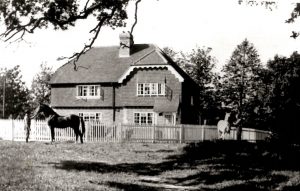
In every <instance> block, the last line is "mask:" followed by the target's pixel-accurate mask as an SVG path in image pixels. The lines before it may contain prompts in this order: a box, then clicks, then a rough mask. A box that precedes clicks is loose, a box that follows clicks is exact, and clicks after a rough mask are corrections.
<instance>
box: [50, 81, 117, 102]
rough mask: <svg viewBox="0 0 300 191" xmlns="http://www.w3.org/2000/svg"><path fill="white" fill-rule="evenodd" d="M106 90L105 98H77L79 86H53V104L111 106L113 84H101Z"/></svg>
mask: <svg viewBox="0 0 300 191" xmlns="http://www.w3.org/2000/svg"><path fill="white" fill-rule="evenodd" d="M101 88H102V89H103V90H104V98H103V99H101V98H100V96H99V98H98V99H78V98H76V94H77V88H76V86H75V85H68V86H67V85H64V86H59V85H56V86H52V87H51V106H54V107H55V106H58V107H64V106H65V107H97V106H98V107H111V106H112V97H113V96H112V92H113V88H112V86H108V85H101Z"/></svg>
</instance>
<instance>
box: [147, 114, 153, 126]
mask: <svg viewBox="0 0 300 191" xmlns="http://www.w3.org/2000/svg"><path fill="white" fill-rule="evenodd" d="M148 124H150V125H152V124H153V113H148Z"/></svg>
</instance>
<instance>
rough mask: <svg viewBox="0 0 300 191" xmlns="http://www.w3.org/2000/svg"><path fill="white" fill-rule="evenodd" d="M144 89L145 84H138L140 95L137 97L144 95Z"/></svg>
mask: <svg viewBox="0 0 300 191" xmlns="http://www.w3.org/2000/svg"><path fill="white" fill-rule="evenodd" d="M143 87H144V84H138V93H137V95H143V93H144V92H143Z"/></svg>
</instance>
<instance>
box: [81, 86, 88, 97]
mask: <svg viewBox="0 0 300 191" xmlns="http://www.w3.org/2000/svg"><path fill="white" fill-rule="evenodd" d="M87 91H88V87H87V86H82V96H87Z"/></svg>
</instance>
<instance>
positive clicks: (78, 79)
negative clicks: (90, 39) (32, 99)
mask: <svg viewBox="0 0 300 191" xmlns="http://www.w3.org/2000/svg"><path fill="white" fill-rule="evenodd" d="M50 85H51V106H52V107H53V108H54V109H55V110H56V111H57V112H58V113H59V114H61V115H67V114H71V113H73V114H78V115H80V116H83V117H84V118H85V119H86V120H88V119H97V120H100V121H102V122H104V123H126V124H133V123H134V124H142V125H143V124H157V125H160V124H161V125H165V124H198V123H199V111H198V108H197V105H198V104H199V99H198V96H197V95H198V91H199V89H198V86H197V85H196V83H195V82H194V81H193V80H192V79H191V78H190V77H189V76H188V75H187V74H186V73H185V72H184V71H183V70H181V69H180V68H179V67H178V66H177V65H176V64H175V63H174V62H173V61H172V60H171V59H170V58H169V57H168V56H167V55H166V54H165V53H164V52H163V51H162V50H160V49H159V48H158V47H156V46H155V45H152V44H133V37H132V35H131V34H130V33H127V32H124V33H121V34H120V46H110V47H98V48H92V49H90V50H89V51H88V52H86V53H85V54H84V55H82V56H81V57H80V58H79V60H78V61H77V62H76V63H75V65H74V63H73V62H68V63H66V64H65V65H63V66H61V67H60V68H59V69H57V71H56V72H55V73H54V75H53V77H52V79H51V81H50Z"/></svg>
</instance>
